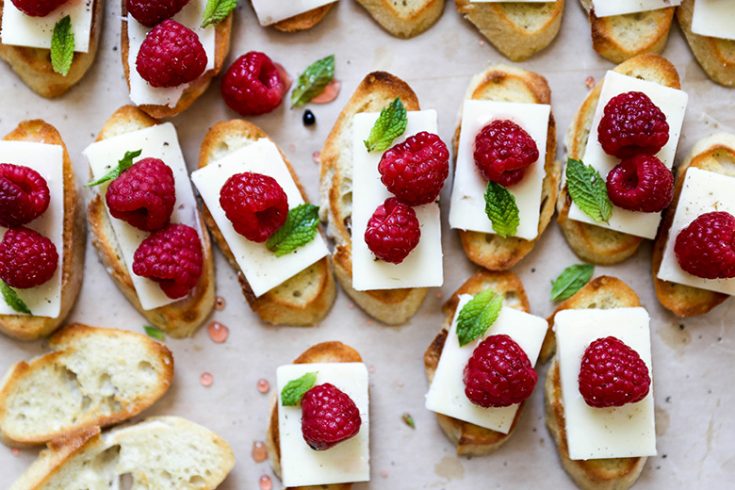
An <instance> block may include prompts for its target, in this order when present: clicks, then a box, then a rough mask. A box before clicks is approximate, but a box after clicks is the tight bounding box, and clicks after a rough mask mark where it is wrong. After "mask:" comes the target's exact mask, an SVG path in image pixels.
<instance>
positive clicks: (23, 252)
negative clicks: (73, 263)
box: [0, 227, 59, 289]
mask: <svg viewBox="0 0 735 490" xmlns="http://www.w3.org/2000/svg"><path fill="white" fill-rule="evenodd" d="M58 266H59V254H58V253H57V252H56V245H54V244H53V242H52V241H51V240H49V239H48V238H46V237H45V236H43V235H41V234H40V233H38V232H36V231H34V230H31V229H30V228H24V227H20V228H11V229H9V230H8V231H6V232H5V236H4V237H3V241H2V242H0V279H2V280H3V281H5V282H6V283H7V284H8V285H9V286H12V287H14V288H18V289H27V288H34V287H36V286H40V285H41V284H43V283H45V282H47V281H48V280H50V279H51V278H52V277H53V276H54V273H55V272H56V268H57V267H58Z"/></svg>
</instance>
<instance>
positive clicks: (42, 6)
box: [12, 0, 68, 17]
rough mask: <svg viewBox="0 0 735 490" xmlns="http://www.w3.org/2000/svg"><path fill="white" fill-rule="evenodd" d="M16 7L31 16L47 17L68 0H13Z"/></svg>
mask: <svg viewBox="0 0 735 490" xmlns="http://www.w3.org/2000/svg"><path fill="white" fill-rule="evenodd" d="M12 1H13V5H15V8H17V9H18V10H20V11H21V12H23V13H24V14H26V15H30V16H31V17H46V16H47V15H48V14H50V13H51V12H53V11H54V10H56V9H57V8H59V7H61V6H62V5H64V4H65V3H66V2H67V1H68V0H12Z"/></svg>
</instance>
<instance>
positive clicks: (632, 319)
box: [554, 308, 656, 460]
mask: <svg viewBox="0 0 735 490" xmlns="http://www.w3.org/2000/svg"><path fill="white" fill-rule="evenodd" d="M649 322H650V318H649V316H648V312H647V311H646V310H645V309H644V308H616V309H610V310H596V309H590V310H562V311H560V312H559V313H557V314H556V316H555V325H554V330H555V332H556V345H557V358H558V360H559V372H560V376H561V392H562V402H563V403H564V419H565V422H566V427H565V429H566V434H567V445H568V447H569V457H570V459H572V460H588V459H605V458H632V457H637V456H655V455H656V427H655V421H654V403H653V385H651V389H650V391H649V392H648V395H647V396H646V397H645V398H644V399H643V400H641V401H639V402H637V403H629V404H627V405H624V406H622V407H611V408H595V407H591V406H589V405H587V402H585V401H584V398H583V397H582V395H581V393H580V392H579V380H578V378H579V370H580V366H581V364H582V357H583V356H584V352H585V350H586V349H587V347H588V346H589V345H590V344H591V343H592V342H594V341H595V340H597V339H601V338H604V337H610V336H612V337H616V338H618V339H619V340H621V341H622V342H624V343H625V344H626V345H628V346H629V347H630V348H631V349H633V350H635V351H636V352H637V353H638V355H639V356H640V357H641V359H642V360H643V362H645V363H646V366H648V370H649V374H650V373H652V371H651V332H650V329H649Z"/></svg>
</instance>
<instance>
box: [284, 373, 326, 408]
mask: <svg viewBox="0 0 735 490" xmlns="http://www.w3.org/2000/svg"><path fill="white" fill-rule="evenodd" d="M316 374H317V373H306V374H304V375H303V376H301V377H300V378H299V379H294V380H291V381H289V382H288V383H287V384H286V386H284V387H283V390H282V391H281V405H283V406H284V407H295V406H297V405H298V404H299V403H301V399H302V398H303V397H304V395H305V394H306V392H307V391H309V390H310V389H312V388H313V387H314V385H315V384H316Z"/></svg>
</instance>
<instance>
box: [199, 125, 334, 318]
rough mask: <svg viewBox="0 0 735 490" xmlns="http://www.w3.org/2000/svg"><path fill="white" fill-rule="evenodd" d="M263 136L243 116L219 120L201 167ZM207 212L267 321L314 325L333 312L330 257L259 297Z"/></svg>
mask: <svg viewBox="0 0 735 490" xmlns="http://www.w3.org/2000/svg"><path fill="white" fill-rule="evenodd" d="M262 138H266V139H269V138H268V135H267V134H266V133H265V132H264V131H263V130H262V129H260V128H259V127H257V126H255V125H254V124H251V123H249V122H247V121H244V120H242V119H233V120H231V121H224V122H220V123H217V124H215V125H214V126H212V128H210V130H209V131H208V132H207V135H206V136H205V137H204V141H202V147H201V150H200V153H199V168H203V167H206V166H207V165H208V164H210V163H213V162H216V161H217V160H220V159H222V158H224V157H225V156H227V154H229V153H232V152H233V151H235V150H238V149H239V148H242V147H243V146H246V145H249V144H251V143H254V142H256V141H258V140H259V139H262ZM281 155H282V156H283V161H284V162H285V163H286V166H287V167H288V170H289V172H290V173H291V176H292V177H293V179H294V182H296V186H297V187H298V188H299V191H301V196H302V197H303V198H304V201H306V202H309V199H308V198H307V196H306V192H305V191H304V189H303V186H302V185H301V182H300V181H299V178H298V175H296V172H295V171H294V169H293V166H292V165H291V163H290V162H289V161H288V159H287V158H286V155H284V154H283V152H281ZM203 215H204V221H205V223H206V224H207V227H208V228H209V230H210V231H211V233H212V237H214V241H215V242H216V243H217V245H218V246H219V248H220V250H221V251H222V253H223V254H224V255H225V257H226V258H227V261H228V262H229V263H230V265H231V266H232V268H233V269H234V270H235V271H237V276H238V280H239V282H240V286H241V287H242V292H243V294H244V295H245V299H247V301H248V303H249V304H250V307H251V308H252V309H253V311H255V312H256V313H257V314H258V315H259V316H260V317H261V318H262V319H263V321H265V322H266V323H270V324H272V325H292V326H311V325H315V324H317V323H319V322H320V321H321V320H322V319H323V318H324V317H325V316H326V315H327V314H328V313H329V310H330V309H331V308H332V304H334V299H335V297H336V295H337V287H336V285H335V281H334V276H333V271H332V266H331V264H330V261H329V258H328V257H324V258H323V259H321V260H319V261H318V262H316V263H314V264H312V265H310V266H309V267H307V268H306V269H304V270H303V271H301V272H300V273H298V274H296V275H295V276H293V277H292V278H290V279H288V280H287V281H285V282H284V283H283V284H281V285H279V286H277V287H275V288H274V289H272V290H270V291H268V292H267V293H265V294H264V295H262V296H260V297H259V298H256V297H255V295H254V294H253V290H252V289H251V287H250V284H248V281H247V279H246V278H245V275H244V274H243V273H242V271H241V270H240V267H239V266H238V264H237V261H236V260H235V256H234V255H233V254H232V251H231V250H230V247H229V245H228V244H227V241H226V240H225V238H224V236H222V232H221V231H220V229H219V227H218V226H217V223H216V222H215V221H214V218H213V217H212V214H211V213H210V212H209V209H207V206H206V205H203Z"/></svg>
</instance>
